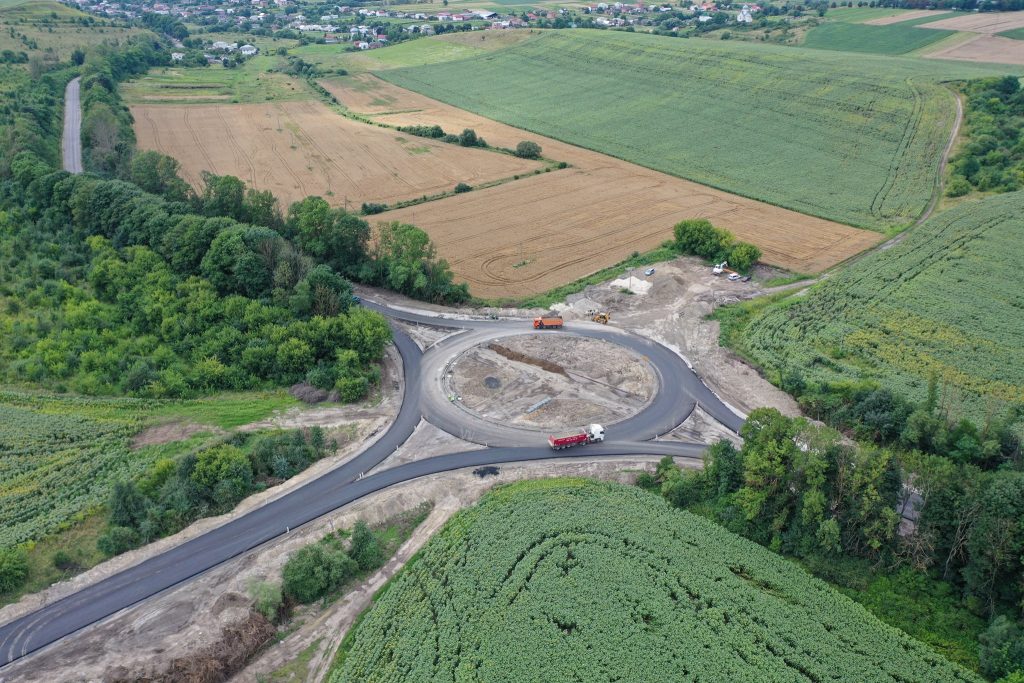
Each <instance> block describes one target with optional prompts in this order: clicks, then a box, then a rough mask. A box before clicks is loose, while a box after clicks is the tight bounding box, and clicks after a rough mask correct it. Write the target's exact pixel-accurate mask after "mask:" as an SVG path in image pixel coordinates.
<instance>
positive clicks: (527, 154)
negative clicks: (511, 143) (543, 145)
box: [516, 140, 540, 159]
mask: <svg viewBox="0 0 1024 683" xmlns="http://www.w3.org/2000/svg"><path fill="white" fill-rule="evenodd" d="M516 156H517V157H521V158H523V159H537V158H539V157H540V145H538V144H537V143H536V142H531V141H529V140H523V141H522V142H520V143H519V144H518V145H516Z"/></svg>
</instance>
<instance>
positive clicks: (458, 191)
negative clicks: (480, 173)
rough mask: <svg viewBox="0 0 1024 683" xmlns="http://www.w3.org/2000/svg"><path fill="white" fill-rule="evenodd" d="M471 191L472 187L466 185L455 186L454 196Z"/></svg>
mask: <svg viewBox="0 0 1024 683" xmlns="http://www.w3.org/2000/svg"><path fill="white" fill-rule="evenodd" d="M472 189H473V186H472V185H467V184H466V183H459V184H458V185H456V186H455V194H462V193H463V192H469V191H470V190H472Z"/></svg>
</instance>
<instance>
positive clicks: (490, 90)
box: [375, 30, 993, 230]
mask: <svg viewBox="0 0 1024 683" xmlns="http://www.w3.org/2000/svg"><path fill="white" fill-rule="evenodd" d="M425 42H429V41H424V40H420V41H414V42H412V43H410V44H409V45H410V47H409V48H407V49H413V48H415V47H416V46H418V45H419V44H420V43H425ZM388 49H391V48H386V49H384V50H378V51H375V52H377V53H380V55H381V57H383V56H384V54H385V53H386V52H387V50H388ZM991 73H993V72H991V71H990V70H989V69H988V68H987V67H979V66H975V65H969V64H962V65H960V64H952V63H944V62H932V61H930V60H920V59H910V58H893V57H880V56H873V55H863V56H859V57H858V58H857V59H855V60H854V59H850V57H849V55H846V54H842V53H837V52H831V51H826V50H808V49H802V48H793V47H785V46H777V45H764V44H755V43H740V42H737V41H709V40H677V39H673V38H664V37H660V36H651V35H640V34H630V33H622V32H611V31H584V30H580V31H558V32H550V33H545V34H544V35H542V36H540V37H539V38H537V39H534V40H527V41H525V42H522V43H519V44H518V45H513V46H511V47H509V48H507V49H504V50H500V51H498V52H494V53H491V54H484V55H479V56H476V57H474V58H470V59H464V60H456V61H448V62H443V63H438V64H432V65H428V66H421V67H414V68H405V69H393V70H386V71H381V72H380V74H379V75H381V76H382V77H384V78H386V79H387V80H389V81H392V82H394V83H396V84H398V85H400V86H404V87H407V88H410V89H412V90H416V91H419V92H422V93H424V94H426V95H429V96H432V97H435V98H437V99H440V100H443V101H446V102H449V103H451V104H453V105H455V106H458V107H462V108H464V109H469V110H471V111H474V112H477V113H480V114H483V115H485V116H488V117H491V118H494V119H497V120H499V121H503V122H505V123H509V124H512V125H514V126H518V127H520V128H525V129H527V130H531V131H534V132H536V133H539V134H543V135H548V136H551V137H554V138H558V139H561V140H564V141H566V142H571V143H574V144H578V145H581V146H583V147H588V148H591V149H594V150H597V151H600V152H605V153H607V154H611V155H614V156H617V157H620V158H623V159H626V160H629V161H633V162H636V163H639V164H642V165H644V166H648V167H650V168H654V169H656V170H660V171H665V172H667V173H672V174H674V175H677V176H681V177H684V178H688V179H690V180H694V181H697V182H699V183H704V184H707V185H712V186H715V187H718V188H721V189H723V190H726V191H729V192H734V193H737V194H741V195H744V196H748V197H752V198H754V199H760V200H763V201H767V202H770V203H773V204H778V205H781V206H784V207H787V208H791V209H795V210H797V211H801V212H804V213H809V214H813V215H816V216H821V217H824V218H830V219H833V220H838V221H841V222H844V223H849V224H853V225H857V226H862V227H868V228H872V229H877V230H886V229H889V228H891V227H892V226H896V225H905V224H907V223H908V222H910V221H911V220H913V219H914V218H915V217H916V216H918V215H919V214H920V213H921V211H922V210H923V209H924V207H925V205H926V204H927V203H928V200H929V198H930V197H931V194H932V188H933V184H934V179H935V174H936V168H937V164H938V160H939V157H940V156H941V153H942V150H943V147H944V145H945V143H946V141H947V139H948V136H949V130H950V127H951V125H952V123H953V118H954V100H953V96H952V95H951V94H950V92H949V91H948V90H947V89H946V88H945V87H944V86H941V85H938V84H937V82H938V81H939V80H940V79H948V78H956V77H967V76H970V75H972V74H974V75H979V74H991Z"/></svg>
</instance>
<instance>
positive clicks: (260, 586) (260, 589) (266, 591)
mask: <svg viewBox="0 0 1024 683" xmlns="http://www.w3.org/2000/svg"><path fill="white" fill-rule="evenodd" d="M249 594H250V595H252V598H253V607H255V608H256V611H257V612H259V613H260V614H262V615H263V616H265V617H266V618H267V621H269V622H274V621H277V616H278V611H279V610H280V609H281V602H282V596H281V587H280V586H278V585H277V584H275V583H270V582H269V581H256V582H254V583H252V584H250V586H249Z"/></svg>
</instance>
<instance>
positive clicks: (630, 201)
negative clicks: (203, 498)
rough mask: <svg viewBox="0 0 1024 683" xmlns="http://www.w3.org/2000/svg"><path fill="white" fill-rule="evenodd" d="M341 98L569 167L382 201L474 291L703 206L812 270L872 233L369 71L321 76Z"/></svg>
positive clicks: (518, 286)
mask: <svg viewBox="0 0 1024 683" xmlns="http://www.w3.org/2000/svg"><path fill="white" fill-rule="evenodd" d="M323 85H324V86H325V87H327V88H328V89H329V90H331V92H332V93H333V94H334V95H335V96H336V97H338V99H339V100H340V101H341V102H342V103H344V104H345V105H346V106H347V107H349V108H350V109H352V110H354V111H357V112H360V113H365V114H370V115H373V116H374V118H375V119H376V120H378V121H381V122H383V123H388V124H391V125H411V124H430V125H432V124H438V125H441V126H442V127H443V128H444V129H445V130H446V131H461V130H462V129H463V128H473V129H474V130H476V131H477V133H478V134H480V135H482V136H483V137H484V138H485V139H487V141H488V142H489V143H491V144H494V145H500V146H504V147H515V145H516V144H518V143H519V142H520V141H521V140H524V139H525V140H533V141H536V142H538V143H539V144H540V145H541V147H542V149H543V153H544V155H545V156H546V157H549V158H552V159H556V160H559V161H566V162H568V163H569V164H571V167H570V168H567V169H564V170H561V171H553V172H551V173H547V174H543V175H539V176H531V177H528V178H524V179H522V180H520V181H517V182H512V183H507V184H505V185H502V186H499V187H493V188H489V189H485V190H480V191H474V192H470V193H466V194H462V195H458V196H455V197H450V198H447V199H444V200H441V201H437V202H430V203H428V204H422V205H419V206H414V207H409V208H407V209H401V210H398V211H392V212H388V213H385V214H382V215H381V219H383V220H403V221H407V222H411V223H413V224H415V225H418V226H420V227H422V228H423V229H424V230H426V231H427V232H428V233H430V236H431V238H432V239H433V240H434V243H435V244H436V245H437V247H438V251H439V253H440V254H441V255H442V256H444V257H445V258H447V259H448V261H449V262H450V263H451V264H452V268H453V270H454V271H455V273H456V275H457V276H458V277H459V278H463V279H465V280H466V281H467V282H468V283H469V285H470V289H471V290H472V292H473V293H474V294H476V295H477V296H481V297H492V298H500V297H507V296H512V295H520V296H522V295H529V294H533V293H537V292H543V291H546V290H548V289H551V288H552V287H555V286H557V285H560V284H564V283H566V282H570V281H572V280H575V279H577V278H580V277H583V276H585V275H587V274H589V273H592V272H594V271H595V270H598V269H600V268H603V267H606V266H609V265H612V264H614V263H616V262H618V261H621V260H623V259H624V258H627V257H628V256H629V255H630V254H631V253H632V252H633V251H645V250H648V249H652V248H654V247H656V246H658V245H659V244H660V243H661V242H663V241H665V240H666V239H670V238H671V236H672V235H671V227H672V225H674V224H675V223H677V222H678V221H680V220H683V219H686V218H708V219H710V220H711V221H712V222H714V223H715V224H716V225H718V226H721V227H724V228H727V229H728V230H730V231H731V232H732V233H733V234H735V235H736V236H737V238H739V239H741V240H746V241H750V242H753V243H755V244H757V245H758V246H759V247H760V248H761V250H762V252H764V257H763V260H764V261H765V262H767V263H771V264H773V265H777V266H780V267H783V268H786V269H787V270H792V271H797V272H806V273H812V272H818V271H821V270H824V269H827V268H829V267H831V266H832V265H835V264H836V263H839V262H841V261H843V260H845V259H847V258H849V257H850V256H852V255H854V254H856V253H859V252H861V251H863V250H864V249H866V248H868V247H870V246H871V245H873V244H875V243H876V242H878V241H879V240H880V239H881V237H880V235H878V234H877V233H873V232H868V231H866V230H858V229H856V228H851V227H849V226H845V225H840V224H838V223H833V222H830V221H826V220H822V219H819V218H813V217H810V216H805V215H803V214H799V213H796V212H794V211H788V210H786V209H781V208H778V207H775V206H771V205H769V204H763V203H761V202H756V201H753V200H750V199H745V198H743V197H738V196H736V195H730V194H728V193H725V192H721V191H718V190H715V189H712V188H709V187H705V186H703V185H698V184H696V183H692V182H689V181H686V180H682V179H680V178H676V177H674V176H669V175H666V174H664V173H658V172H656V171H652V170H650V169H646V168H643V167H641V166H637V165H635V164H630V163H627V162H625V161H620V160H618V159H614V158H612V157H609V156H606V155H603V154H598V153H596V152H591V151H589V150H585V149H582V148H579V147H575V146H573V145H567V144H565V143H562V142H558V141H556V140H552V139H549V138H544V137H541V136H538V135H534V134H532V133H528V132H525V131H522V130H519V129H517V128H513V127H511V126H507V125H504V124H501V123H497V122H495V121H491V120H489V119H485V118H483V117H480V116H477V115H476V114H472V113H470V112H467V111H464V110H460V109H457V108H455V107H451V106H449V105H446V104H443V103H441V102H437V101H436V100H432V99H430V98H427V97H424V96H422V95H419V94H417V93H413V92H410V91H408V90H404V89H402V88H398V87H397V86H394V85H391V84H390V83H386V82H384V81H381V80H380V79H377V78H375V77H373V76H369V75H362V76H355V77H347V78H344V79H336V80H334V81H324V82H323Z"/></svg>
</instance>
